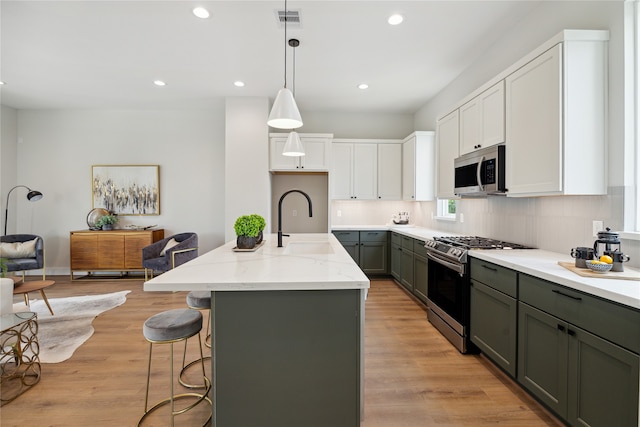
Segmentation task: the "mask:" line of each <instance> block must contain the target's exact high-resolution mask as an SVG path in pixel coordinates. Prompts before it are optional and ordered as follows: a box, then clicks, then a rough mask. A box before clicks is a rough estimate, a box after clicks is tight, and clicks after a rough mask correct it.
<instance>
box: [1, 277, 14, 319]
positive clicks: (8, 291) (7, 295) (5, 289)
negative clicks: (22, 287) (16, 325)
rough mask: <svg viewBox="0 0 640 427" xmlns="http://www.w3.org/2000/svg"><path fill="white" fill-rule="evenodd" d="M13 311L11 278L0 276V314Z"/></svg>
mask: <svg viewBox="0 0 640 427" xmlns="http://www.w3.org/2000/svg"><path fill="white" fill-rule="evenodd" d="M9 313H13V280H11V279H8V278H6V277H2V278H0V314H9Z"/></svg>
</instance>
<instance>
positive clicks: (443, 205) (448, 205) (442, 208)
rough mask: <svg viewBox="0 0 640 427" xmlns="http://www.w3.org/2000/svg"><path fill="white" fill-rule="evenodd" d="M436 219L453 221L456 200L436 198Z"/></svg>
mask: <svg viewBox="0 0 640 427" xmlns="http://www.w3.org/2000/svg"><path fill="white" fill-rule="evenodd" d="M437 218H438V219H445V220H450V221H455V219H456V201H455V199H438V216H437Z"/></svg>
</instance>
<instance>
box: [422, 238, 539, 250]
mask: <svg viewBox="0 0 640 427" xmlns="http://www.w3.org/2000/svg"><path fill="white" fill-rule="evenodd" d="M434 240H436V241H438V242H443V243H447V244H449V245H452V246H457V247H462V248H466V249H533V248H531V247H529V246H525V245H520V244H518V243H510V242H505V241H502V240H497V239H489V238H486V237H478V236H443V237H434Z"/></svg>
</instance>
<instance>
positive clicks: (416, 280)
mask: <svg viewBox="0 0 640 427" xmlns="http://www.w3.org/2000/svg"><path fill="white" fill-rule="evenodd" d="M428 272H429V262H428V260H427V258H425V257H423V256H419V255H417V254H414V256H413V294H414V295H415V296H417V297H418V298H419V299H420V300H421V301H422V302H424V303H425V304H426V303H427V284H428V282H429V279H428Z"/></svg>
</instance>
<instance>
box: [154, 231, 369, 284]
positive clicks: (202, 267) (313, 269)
mask: <svg viewBox="0 0 640 427" xmlns="http://www.w3.org/2000/svg"><path fill="white" fill-rule="evenodd" d="M264 240H265V243H264V244H263V245H262V246H261V247H260V248H259V249H257V250H256V251H255V252H235V251H233V248H234V247H235V246H236V242H235V240H234V241H231V242H228V243H226V244H225V245H222V246H220V247H218V248H216V249H214V250H212V251H210V252H207V253H205V254H202V255H200V256H199V257H198V258H196V259H194V260H191V261H189V262H187V263H185V264H182V265H181V266H178V267H176V268H175V269H173V270H170V271H167V272H166V273H163V274H161V275H159V276H157V277H155V278H153V279H151V280H149V281H147V282H145V284H144V290H145V291H198V290H200V291H202V290H206V291H274V290H329V289H367V288H369V279H368V278H367V276H366V275H365V274H364V273H363V272H362V270H361V269H360V267H358V265H357V264H356V263H355V262H354V261H353V259H352V258H351V256H350V255H349V254H348V253H347V251H346V250H345V249H344V248H343V246H342V245H341V244H340V242H338V240H337V239H336V238H335V236H334V235H333V234H331V233H322V234H320V233H319V234H291V236H290V237H283V247H282V248H278V247H277V240H278V238H277V235H276V234H268V235H265V237H264Z"/></svg>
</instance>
